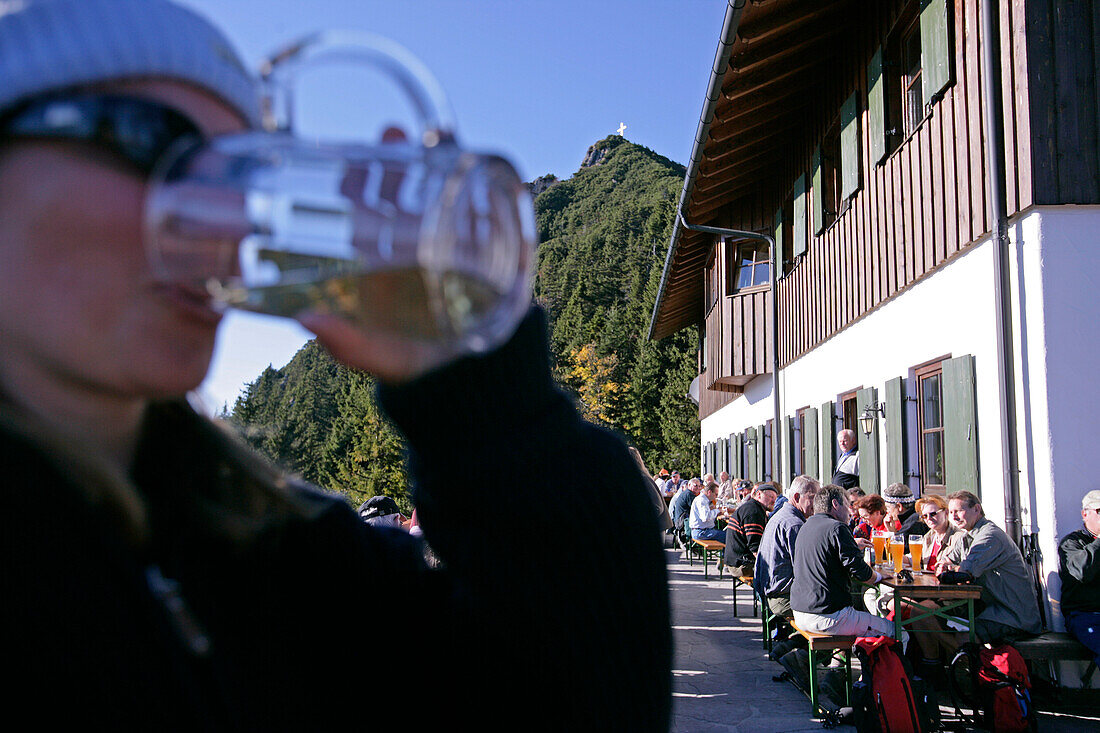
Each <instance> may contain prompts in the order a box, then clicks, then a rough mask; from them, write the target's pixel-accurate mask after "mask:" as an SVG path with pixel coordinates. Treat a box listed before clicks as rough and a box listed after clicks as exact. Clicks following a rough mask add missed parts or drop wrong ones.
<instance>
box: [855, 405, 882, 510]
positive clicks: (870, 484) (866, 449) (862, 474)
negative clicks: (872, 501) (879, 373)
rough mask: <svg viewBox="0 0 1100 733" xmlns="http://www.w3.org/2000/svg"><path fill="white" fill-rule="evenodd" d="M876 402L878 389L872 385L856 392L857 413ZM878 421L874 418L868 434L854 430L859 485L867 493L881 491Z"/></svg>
mask: <svg viewBox="0 0 1100 733" xmlns="http://www.w3.org/2000/svg"><path fill="white" fill-rule="evenodd" d="M876 403H878V390H877V389H875V388H874V387H868V388H867V389H861V390H859V391H858V392H856V414H857V415H862V414H863V411H864V410H866V409H867V408H869V407H872V406H873V405H875V404H876ZM879 422H880V421H879V420H875V423H874V427H873V428H872V429H871V434H870V435H864V434H863V431H862V430H856V437H857V438H858V439H859V487H860V488H861V489H863V490H864V491H866V492H867V493H868V494H879V493H882V492H881V491H880V489H879V468H878V431H879Z"/></svg>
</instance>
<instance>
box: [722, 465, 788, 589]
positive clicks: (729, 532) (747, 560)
mask: <svg viewBox="0 0 1100 733" xmlns="http://www.w3.org/2000/svg"><path fill="white" fill-rule="evenodd" d="M778 498H779V489H778V488H777V487H776V486H775V484H772V483H761V484H757V486H756V488H754V489H753V492H752V495H751V496H749V497H748V498H747V499H745V500H744V501H743V502H741V505H740V506H738V507H737V511H735V512H734V513H733V516H732V517H731V518H730V522H729V526H727V527H726V537H725V540H726V551H725V554H724V557H723V558H722V563H723V564H725V565H727V566H728V567H729V568H730V571H731V572H733V573H736V574H738V575H752V573H753V567H754V566H755V565H756V552H757V550H758V549H759V548H760V538H761V537H763V536H764V525H765V524H767V523H768V512H770V511H771V510H772V508H773V507H774V506H775V502H776V500H777V499H778Z"/></svg>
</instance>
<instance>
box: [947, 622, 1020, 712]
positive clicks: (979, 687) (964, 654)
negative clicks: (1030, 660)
mask: <svg viewBox="0 0 1100 733" xmlns="http://www.w3.org/2000/svg"><path fill="white" fill-rule="evenodd" d="M962 659H966V661H967V666H968V667H969V669H970V674H971V679H972V680H973V685H974V690H975V692H976V695H975V698H976V699H970V700H969V702H971V703H972V706H973V707H974V713H975V719H976V720H975V722H976V723H978V722H979V721H978V720H977V718H978V717H979V711H980V717H981V720H980V724H981V725H982V726H983V727H984V728H985V729H986V730H991V731H997V733H1001V732H1002V731H1004V732H1005V733H1024V731H1033V730H1035V729H1036V722H1035V708H1034V707H1032V704H1031V692H1030V690H1031V678H1030V677H1029V676H1028V673H1027V664H1026V663H1025V662H1024V658H1023V657H1022V656H1020V652H1019V651H1017V650H1016V648H1015V647H1013V646H1012V645H1011V644H1001V645H999V646H995V647H992V648H989V649H987V648H986V647H984V646H979V645H977V644H963V645H962V646H961V647H959V651H958V652H956V654H955V658H954V659H953V660H952V661H951V674H950V675H948V679H949V680H950V681H951V682H952V685H953V686H954V687H955V688H956V689H955V693H956V695H957V696H959V697H962V698H964V699H966V698H967V696H966V695H965V694H960V690H958V677H957V675H956V673H955V668H956V665H957V664H958V663H959V662H960V660H962Z"/></svg>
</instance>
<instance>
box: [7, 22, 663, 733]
mask: <svg viewBox="0 0 1100 733" xmlns="http://www.w3.org/2000/svg"><path fill="white" fill-rule="evenodd" d="M257 107H258V105H257V94H256V88H255V84H254V80H253V79H252V78H251V77H250V75H249V74H248V73H247V72H246V71H245V70H244V67H243V65H242V64H241V63H240V61H239V60H238V58H237V57H236V55H235V54H234V52H233V50H232V48H231V47H230V46H229V44H228V43H227V42H226V40H225V38H224V37H223V36H222V35H221V34H220V33H219V32H218V31H217V30H215V29H214V28H213V27H211V26H210V25H209V24H208V23H207V22H206V21H205V20H203V19H202V18H200V17H198V16H196V15H195V14H193V13H192V12H190V11H188V10H186V9H183V8H181V7H179V6H177V5H174V4H172V3H169V2H165V1H164V0H16V1H14V2H4V3H0V461H2V462H3V465H4V466H5V468H6V469H7V475H6V477H5V478H6V481H5V486H6V494H5V510H6V511H5V512H4V513H3V520H2V521H3V522H4V524H3V529H2V530H0V535H2V536H3V538H4V539H3V557H4V564H5V572H4V586H5V597H4V600H3V601H2V602H0V608H2V609H3V611H2V613H3V615H2V617H0V622H2V623H0V643H2V647H3V649H4V658H5V661H6V663H7V665H8V666H9V668H10V669H11V670H13V672H14V674H13V675H10V677H11V678H12V680H11V681H10V682H9V683H7V684H5V686H4V688H3V689H4V692H3V693H2V694H0V699H2V700H3V702H4V703H5V709H6V711H7V712H8V713H9V715H10V716H11V717H14V718H21V719H25V720H31V721H33V725H34V726H35V727H40V728H43V729H52V728H61V729H71V728H74V727H77V726H79V727H93V728H105V729H124V730H125V729H134V728H140V729H149V730H165V729H169V730H175V729H187V730H192V729H204V730H205V729H243V730H252V729H287V728H290V729H305V728H307V727H308V728H311V729H318V730H328V729H334V728H337V727H341V728H342V727H345V726H346V725H347V724H348V723H349V722H351V721H356V722H358V721H360V720H361V719H362V709H361V706H360V705H359V704H358V702H357V700H359V699H360V698H361V696H362V695H363V694H364V693H368V692H369V694H370V695H371V696H372V697H380V696H384V697H385V698H386V699H387V708H389V709H394V710H401V711H402V713H403V714H404V713H406V712H408V711H415V713H414V715H415V717H414V718H411V719H410V718H409V717H407V716H406V717H405V718H404V719H403V720H402V722H401V728H402V729H403V730H408V729H410V728H413V729H420V728H428V727H431V728H432V729H436V730H438V729H440V728H441V725H440V724H441V723H444V722H445V723H446V725H445V726H442V727H443V729H450V728H454V727H459V725H460V724H461V723H463V722H467V723H472V722H473V721H474V720H475V719H476V721H477V722H478V723H480V724H482V725H485V721H493V722H491V723H489V725H490V727H495V725H496V721H508V723H511V722H512V721H515V720H523V721H524V723H523V725H524V727H533V728H535V729H543V728H545V729H553V730H569V729H578V728H590V727H591V728H595V727H599V728H624V729H630V730H656V729H665V728H667V724H668V715H669V699H670V694H669V693H670V691H669V679H670V675H669V672H668V670H669V661H670V657H671V653H670V651H671V644H670V636H669V626H668V622H669V618H668V603H667V594H666V581H665V575H664V573H665V568H664V561H663V557H662V553H661V548H660V542H659V539H658V532H657V524H656V520H655V517H654V513H653V511H652V509H651V507H650V504H649V501H648V497H649V493H650V491H651V490H650V488H649V487H648V486H644V485H643V483H642V478H641V476H640V475H639V473H638V471H637V468H636V467H635V465H634V463H633V462H632V461H631V459H630V457H629V455H628V454H627V452H626V450H625V448H624V447H623V446H622V444H621V443H620V442H619V441H618V440H617V439H615V438H613V437H612V436H610V435H609V434H607V433H605V432H603V431H599V430H597V429H595V428H593V427H591V426H589V425H587V424H585V423H583V422H582V421H581V420H580V419H579V417H578V416H577V415H576V412H575V410H574V409H573V407H572V405H571V403H570V402H569V401H568V400H567V399H566V398H565V397H564V396H563V395H562V394H561V393H559V392H558V391H557V390H556V389H555V388H554V386H553V381H552V379H551V376H550V371H549V364H548V357H547V347H546V341H545V323H544V319H543V317H542V315H541V313H540V312H538V311H532V313H531V314H530V315H529V316H528V318H527V319H526V320H525V321H524V322H523V323H522V324H521V325H520V327H519V329H518V331H517V333H516V334H515V336H513V338H512V339H511V341H510V342H509V343H507V344H505V345H504V346H502V347H501V348H500V349H498V350H497V351H495V352H492V353H489V354H486V355H483V356H479V357H476V358H474V357H470V358H467V359H463V360H460V361H459V362H456V363H454V364H451V365H448V366H445V367H443V368H440V369H438V370H436V371H434V372H431V373H429V374H426V375H423V376H419V377H416V378H415V379H413V378H412V377H411V375H412V373H413V372H414V370H415V367H416V364H414V363H410V361H409V359H410V355H409V354H408V353H407V352H398V351H396V350H394V349H392V348H387V344H386V343H384V342H383V341H381V340H379V339H377V338H374V337H372V335H371V334H368V333H364V332H361V331H359V330H357V329H356V328H354V327H352V326H351V325H350V324H347V323H345V322H343V321H340V320H338V319H335V318H328V319H323V318H315V319H311V320H310V321H309V323H308V325H309V327H310V328H312V329H313V330H314V331H315V332H316V333H317V334H318V338H319V340H320V341H321V342H322V343H323V344H324V345H326V346H327V347H329V348H330V350H331V351H332V352H333V353H334V354H335V355H336V356H337V357H338V358H340V359H341V360H343V361H344V362H345V363H348V364H350V365H352V366H354V367H357V368H361V369H365V370H368V371H371V372H373V373H375V374H376V375H379V376H380V378H381V379H382V380H383V381H384V382H387V383H388V384H387V386H386V387H385V388H384V389H382V390H381V391H380V398H381V401H382V403H383V406H384V407H385V408H386V410H387V411H388V413H389V414H390V416H391V417H392V418H393V420H394V422H395V423H396V424H397V425H398V426H399V427H400V429H401V430H402V431H403V432H404V433H405V435H406V437H407V439H408V442H409V445H410V452H411V458H410V463H411V465H412V467H413V473H414V476H415V478H416V486H415V489H414V494H415V499H416V503H417V513H418V518H419V519H420V522H421V526H422V527H423V530H424V535H425V537H426V538H427V539H428V541H429V542H430V544H431V546H432V549H433V550H434V551H435V552H436V553H437V554H438V556H439V558H440V559H441V561H442V565H443V569H441V570H438V571H437V570H431V569H429V568H428V567H427V565H426V564H425V562H424V557H423V546H422V545H421V544H420V543H419V541H418V540H417V539H415V538H413V537H410V536H409V535H408V534H407V533H403V532H396V531H388V530H385V529H376V528H373V527H369V526H366V525H365V524H363V523H362V522H361V521H360V520H359V518H358V516H357V515H356V513H355V512H354V511H353V510H352V508H351V507H350V506H348V505H347V504H346V502H344V501H342V500H340V499H338V498H334V497H332V496H329V495H325V494H322V493H321V492H319V491H317V490H315V489H312V488H310V487H305V486H301V485H300V484H299V482H296V481H295V480H293V479H291V478H289V477H287V476H285V475H284V474H283V473H282V472H280V471H279V470H277V469H276V468H275V467H273V466H271V465H269V464H267V463H266V462H265V461H263V460H262V459H261V458H259V457H258V456H256V455H255V454H253V453H252V452H251V451H249V450H247V449H245V448H243V447H241V445H240V444H239V443H238V442H237V441H236V440H235V439H233V438H232V437H230V436H229V434H228V433H227V432H225V431H224V430H223V429H222V428H220V427H219V426H217V425H215V424H214V423H212V422H210V421H209V420H207V419H205V418H203V417H201V416H199V415H198V414H196V413H195V411H194V410H192V409H191V407H190V406H189V404H188V402H187V399H186V397H185V395H186V393H187V392H188V391H189V390H191V389H194V388H195V387H197V386H198V385H199V383H200V382H201V381H202V379H203V377H204V375H205V374H206V370H207V368H208V366H209V362H210V358H211V353H212V351H213V348H214V337H215V332H216V329H217V326H218V322H219V320H220V313H219V312H217V311H216V310H214V309H213V308H212V307H211V305H210V302H209V299H208V298H207V297H206V296H205V294H204V293H202V292H196V291H194V290H192V289H189V288H187V287H181V286H176V285H170V284H165V283H161V282H157V281H155V280H153V279H152V278H151V276H150V275H149V271H148V268H147V263H146V256H145V251H144V248H143V242H142V221H143V197H144V194H145V190H146V183H147V178H148V176H149V173H150V171H151V170H153V168H154V167H155V165H156V164H157V161H158V160H159V159H160V158H161V157H162V156H163V155H164V154H165V152H166V151H168V150H169V149H171V148H172V147H173V146H176V145H181V144H183V143H182V141H183V139H185V138H186V139H190V140H192V141H193V140H197V139H204V138H208V137H211V136H215V135H222V134H226V133H233V132H236V131H240V130H245V129H248V128H252V127H255V126H256V124H257V119H258V109H257ZM487 464H491V465H494V466H495V467H496V469H497V471H498V473H500V474H501V475H511V474H513V473H520V472H523V474H524V475H526V476H528V480H527V482H526V483H525V485H524V487H523V489H521V490H513V491H508V492H504V494H503V495H501V496H498V497H496V501H495V504H494V507H495V511H494V512H492V513H487V512H484V511H483V502H481V501H478V500H476V499H475V497H477V496H478V495H479V492H482V491H483V490H484V486H482V485H481V480H480V475H481V472H480V471H478V470H476V469H477V468H478V467H481V466H484V465H487ZM566 464H568V465H571V466H573V467H574V468H576V470H577V471H579V472H580V473H583V474H585V475H589V476H592V477H593V478H594V481H595V483H596V485H599V486H601V487H602V490H603V491H604V493H605V495H606V501H607V502H608V503H610V504H613V505H615V506H616V511H617V513H618V516H619V517H620V518H621V519H622V520H623V522H624V523H625V526H628V527H631V528H632V529H633V530H634V531H631V532H625V533H622V532H620V533H619V535H618V537H617V538H616V542H615V543H603V544H601V545H600V546H599V547H598V548H597V549H596V550H595V553H596V554H595V555H593V552H594V551H593V549H592V548H593V545H592V543H588V542H578V541H577V539H578V538H579V537H595V536H597V534H598V532H599V531H600V530H601V528H602V525H603V522H604V517H603V515H602V514H600V513H599V512H581V513H579V514H578V512H577V511H576V507H577V506H586V505H588V504H589V503H591V502H588V501H586V500H585V499H586V497H587V492H588V491H589V489H588V486H589V484H588V483H587V482H586V483H584V484H583V485H578V486H577V487H574V488H569V487H561V486H557V485H556V484H557V481H556V479H555V478H554V477H555V476H556V475H557V473H556V467H557V466H561V465H566ZM456 476H458V477H462V476H467V477H469V478H468V479H461V478H459V479H457V480H456V478H455V477H456ZM540 482H541V483H540ZM582 492H585V493H583V494H582ZM519 526H522V527H523V529H522V531H519V532H517V531H516V528H517V527H519ZM532 537H534V538H537V541H534V542H532V541H531V538H532ZM521 540H522V543H521V542H520V541H521ZM627 560H629V562H628V561H627ZM612 567H614V568H615V578H616V582H615V583H614V584H607V583H606V573H607V569H608V568H612ZM609 619H613V620H614V622H613V623H605V622H606V621H607V620H609ZM427 679H430V680H431V693H430V701H431V703H432V704H430V705H423V704H422V703H423V700H424V697H423V691H422V690H421V689H420V687H421V685H422V684H423V681H424V680H427ZM488 690H492V695H493V700H492V702H491V703H490V702H487V701H486V700H485V697H486V691H488ZM536 696H537V700H538V702H539V705H538V709H537V719H534V720H533V719H532V718H531V716H530V712H531V710H530V703H531V702H532V701H533V699H534V698H535V697H536ZM518 707H523V708H524V710H523V711H522V712H523V715H524V717H523V718H520V717H519V715H518V714H517V713H519V712H521V711H520V710H517V709H516V708H518Z"/></svg>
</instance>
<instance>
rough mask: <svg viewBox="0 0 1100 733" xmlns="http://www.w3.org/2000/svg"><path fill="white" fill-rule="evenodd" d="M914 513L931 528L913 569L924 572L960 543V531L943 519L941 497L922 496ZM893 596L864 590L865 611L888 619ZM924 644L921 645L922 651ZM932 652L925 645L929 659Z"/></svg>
mask: <svg viewBox="0 0 1100 733" xmlns="http://www.w3.org/2000/svg"><path fill="white" fill-rule="evenodd" d="M916 506H917V512H916V513H917V514H918V515H919V516H920V517H921V519H922V520H924V522H925V524H926V525H928V526H931V527H932V529H930V530H928V531H927V532H926V533H925V534H924V538H923V541H922V543H921V545H922V549H921V565H922V567H920V568H913V570H922V571H923V570H924V568H929V569H934V568H935V567H936V562H937V561H938V560H939V555H940V553H941V552H943V551H944V549H946V548H947V547H951V546H953V545H956V544H958V543H959V542H961V541H962V538H963V532H962V531H961V530H959V528H958V527H956V526H954V525H953V524H951V521H950V520H949V519H948V517H947V502H946V501H944V500H943V499H942V498H940V497H938V496H935V495H931V496H926V497H923V498H922V499H920V500H919V501H917V503H916ZM905 562H906V564H907V565H908V566H909V567H912V560H911V558H909V557H906V560H905ZM892 596H893V594H892V593H889V592H887V593H883V592H881V590H880V589H879V588H868V589H867V591H866V592H864V594H863V601H864V603H865V604H866V605H867V610H868V611H870V612H871V613H873V614H876V615H879V616H888V615H889V614H890V612H891V611H893V610H894V609H893V604H892V603H891V602H890V601H891V598H892ZM917 626H918V628H921V626H920V624H917ZM925 628H927V629H929V630H939V629H940V627H939V625H938V624H937V625H934V626H927V627H925ZM922 638H927V637H923V635H918V636H917V639H918V641H919V640H921V639H922ZM923 647H924V645H923V644H922V648H923ZM935 653H936V650H935V649H934V648H933V647H931V646H929V647H928V655H927V656H929V657H933V656H935Z"/></svg>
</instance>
